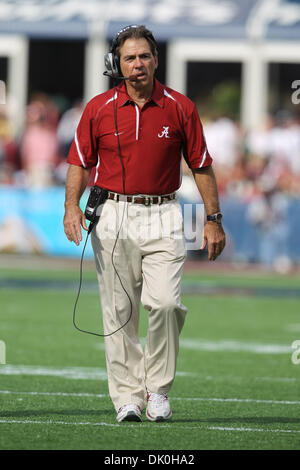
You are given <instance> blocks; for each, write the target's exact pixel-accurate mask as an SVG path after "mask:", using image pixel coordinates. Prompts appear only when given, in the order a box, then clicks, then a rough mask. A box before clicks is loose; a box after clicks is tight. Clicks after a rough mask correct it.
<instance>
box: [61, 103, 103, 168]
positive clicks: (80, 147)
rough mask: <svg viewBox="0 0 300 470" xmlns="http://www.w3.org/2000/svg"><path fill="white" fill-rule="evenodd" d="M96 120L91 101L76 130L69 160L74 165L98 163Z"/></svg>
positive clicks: (88, 165)
mask: <svg viewBox="0 0 300 470" xmlns="http://www.w3.org/2000/svg"><path fill="white" fill-rule="evenodd" d="M94 128H95V121H94V113H93V108H92V105H91V103H88V104H87V105H86V107H85V109H84V111H83V113H82V116H81V119H80V121H79V124H78V127H77V129H76V132H75V137H74V139H73V142H72V145H71V148H70V151H69V155H68V158H67V162H68V163H70V164H72V165H77V166H82V167H84V168H91V167H93V166H95V165H97V162H98V151H97V138H96V135H95V132H94V130H95V129H94Z"/></svg>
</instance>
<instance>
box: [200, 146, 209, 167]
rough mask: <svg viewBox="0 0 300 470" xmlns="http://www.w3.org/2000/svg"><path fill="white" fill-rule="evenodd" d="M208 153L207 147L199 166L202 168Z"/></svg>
mask: <svg viewBox="0 0 300 470" xmlns="http://www.w3.org/2000/svg"><path fill="white" fill-rule="evenodd" d="M206 154H207V148H205V152H204V154H203V157H202V160H201V163H200V165H199V167H198V168H202V166H203V164H204V162H205V159H206Z"/></svg>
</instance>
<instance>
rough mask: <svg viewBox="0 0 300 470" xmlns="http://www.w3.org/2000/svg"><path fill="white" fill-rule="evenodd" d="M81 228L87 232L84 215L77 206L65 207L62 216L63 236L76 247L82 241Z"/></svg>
mask: <svg viewBox="0 0 300 470" xmlns="http://www.w3.org/2000/svg"><path fill="white" fill-rule="evenodd" d="M81 227H83V228H84V230H88V227H87V225H86V220H85V215H84V213H83V212H82V210H81V209H80V207H79V206H77V205H71V206H66V208H65V216H64V229H65V234H66V236H67V238H68V240H69V241H70V242H74V243H76V245H77V246H78V245H79V243H80V242H81V240H82V235H81Z"/></svg>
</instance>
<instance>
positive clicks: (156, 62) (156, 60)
mask: <svg viewBox="0 0 300 470" xmlns="http://www.w3.org/2000/svg"><path fill="white" fill-rule="evenodd" d="M157 67H158V56H157V55H156V56H155V70H156V69H157Z"/></svg>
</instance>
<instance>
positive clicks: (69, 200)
mask: <svg viewBox="0 0 300 470" xmlns="http://www.w3.org/2000/svg"><path fill="white" fill-rule="evenodd" d="M90 174H91V169H90V168H83V167H81V166H76V165H70V167H69V170H68V174H67V181H66V198H65V216H64V229H65V234H66V236H67V238H68V240H69V241H70V242H72V241H73V242H74V243H76V245H79V243H80V242H81V240H82V236H81V226H82V227H83V228H84V230H88V227H87V225H86V220H85V215H84V213H83V212H82V210H81V209H80V207H79V201H80V198H81V196H82V194H83V192H84V190H85V188H86V187H87V185H88V182H89V179H90Z"/></svg>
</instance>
